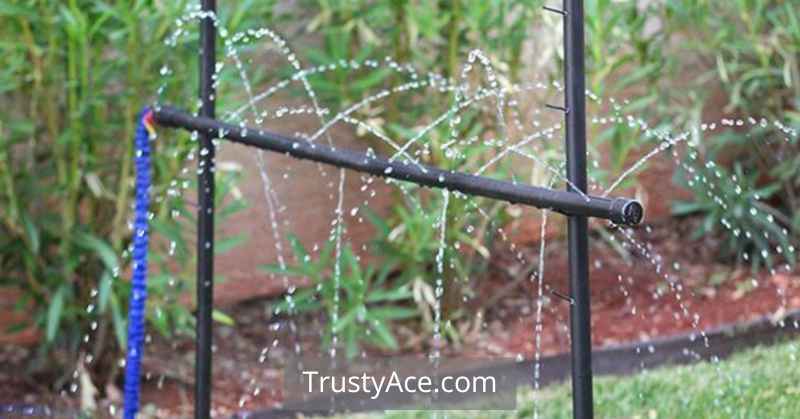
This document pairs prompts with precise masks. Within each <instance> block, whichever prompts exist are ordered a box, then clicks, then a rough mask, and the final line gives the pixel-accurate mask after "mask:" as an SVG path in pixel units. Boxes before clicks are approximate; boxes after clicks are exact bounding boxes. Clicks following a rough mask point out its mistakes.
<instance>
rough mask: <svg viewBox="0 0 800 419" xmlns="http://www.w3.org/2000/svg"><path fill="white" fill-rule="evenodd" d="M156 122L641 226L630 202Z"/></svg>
mask: <svg viewBox="0 0 800 419" xmlns="http://www.w3.org/2000/svg"><path fill="white" fill-rule="evenodd" d="M154 118H155V121H156V122H157V123H158V124H159V125H162V126H167V127H173V128H182V129H186V130H189V131H197V132H198V133H200V134H201V135H205V136H212V137H219V138H225V139H227V140H230V141H233V142H236V143H241V144H245V145H249V146H253V147H257V148H260V149H264V150H268V151H273V152H278V153H285V154H288V155H290V156H292V157H295V158H298V159H303V160H311V161H315V162H319V163H325V164H330V165H333V166H336V167H344V168H347V169H352V170H356V171H358V172H363V173H368V174H371V175H375V176H381V177H387V178H392V179H397V180H402V181H408V182H413V183H417V184H420V185H424V186H428V187H432V188H444V189H449V190H453V191H459V192H463V193H465V194H468V195H477V196H483V197H487V198H493V199H499V200H503V201H508V202H511V203H514V204H524V205H530V206H534V207H537V208H545V209H551V210H554V211H558V212H561V213H564V214H568V215H581V216H584V217H597V218H603V219H607V220H611V221H612V222H614V223H617V224H622V225H636V224H638V223H639V222H640V221H641V220H642V214H643V210H642V206H641V204H639V203H638V202H636V201H633V200H630V199H625V198H604V197H597V196H589V195H585V194H579V193H575V192H569V191H560V190H553V189H547V188H542V187H537V186H530V185H525V184H520V183H512V182H507V181H501V180H495V179H490V178H486V177H481V176H475V175H470V174H466V173H459V172H451V171H446V170H442V169H438V168H436V167H432V166H427V165H423V164H417V163H414V162H408V161H399V160H391V159H387V158H383V157H377V156H370V155H367V154H365V153H359V152H354V151H351V150H347V149H340V148H334V147H330V146H327V145H324V144H320V143H314V142H309V141H306V140H303V139H298V138H291V137H287V136H283V135H280V134H275V133H272V132H268V131H264V130H260V129H257V128H247V127H244V128H243V127H240V126H238V125H233V124H228V123H224V122H220V121H217V120H215V119H213V118H208V117H203V116H193V115H190V114H188V113H186V112H183V111H181V110H178V109H176V108H172V107H168V106H162V107H159V108H157V109H156V110H155V111H154Z"/></svg>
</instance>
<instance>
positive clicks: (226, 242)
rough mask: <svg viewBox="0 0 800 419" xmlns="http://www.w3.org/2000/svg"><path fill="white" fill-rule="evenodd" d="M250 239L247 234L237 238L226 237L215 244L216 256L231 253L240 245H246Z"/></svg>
mask: <svg viewBox="0 0 800 419" xmlns="http://www.w3.org/2000/svg"><path fill="white" fill-rule="evenodd" d="M247 239H248V237H247V234H244V233H242V234H237V235H235V236H231V237H226V238H224V239H222V240H217V241H216V242H215V243H214V254H215V255H221V254H224V253H227V252H230V251H231V250H233V249H234V248H236V247H238V246H239V245H241V244H243V243H245V242H246V241H247Z"/></svg>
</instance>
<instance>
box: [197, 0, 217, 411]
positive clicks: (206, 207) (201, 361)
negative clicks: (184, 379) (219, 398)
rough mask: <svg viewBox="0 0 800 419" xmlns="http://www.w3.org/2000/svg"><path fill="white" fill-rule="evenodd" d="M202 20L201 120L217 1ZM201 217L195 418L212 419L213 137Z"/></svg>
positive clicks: (202, 172)
mask: <svg viewBox="0 0 800 419" xmlns="http://www.w3.org/2000/svg"><path fill="white" fill-rule="evenodd" d="M202 8H203V12H205V13H207V14H208V15H204V16H203V17H202V18H201V19H200V101H201V105H200V116H205V117H209V118H213V117H214V113H215V109H214V108H215V103H214V81H213V75H214V71H215V67H216V60H217V58H216V45H215V42H216V37H217V34H216V27H215V20H216V0H203V2H202ZM199 147H200V153H199V159H198V183H197V186H198V191H197V196H198V208H197V210H198V214H197V336H196V341H195V344H196V347H195V388H194V390H195V391H194V417H195V418H197V419H208V418H209V417H210V413H211V345H212V328H211V326H212V324H211V321H212V319H211V312H212V310H213V304H214V154H215V150H214V143H213V138H212V136H211V135H210V134H209V133H207V132H203V133H200V136H199Z"/></svg>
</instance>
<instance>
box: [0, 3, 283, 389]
mask: <svg viewBox="0 0 800 419" xmlns="http://www.w3.org/2000/svg"><path fill="white" fill-rule="evenodd" d="M187 3H188V2H187V1H174V2H151V1H144V0H126V1H117V2H104V1H88V0H69V1H33V0H4V1H2V2H0V19H1V20H2V25H0V38H2V41H0V54H2V55H3V57H4V58H3V68H2V69H1V70H0V107H2V109H3V119H4V121H3V123H2V125H0V157H2V158H0V183H1V184H2V187H0V268H2V272H3V273H2V274H0V281H1V282H0V284H2V286H10V287H14V288H17V289H19V290H21V291H22V294H23V295H22V298H20V300H19V301H18V304H17V306H18V309H19V310H25V311H28V312H30V313H31V315H30V319H31V323H32V325H34V326H36V327H37V328H39V329H40V330H41V331H42V340H41V345H40V351H39V354H40V356H39V358H38V359H39V361H41V364H42V365H41V366H43V367H51V368H50V369H49V370H50V371H60V373H61V374H63V375H62V377H61V378H60V379H57V380H54V381H53V386H54V387H59V386H61V385H62V384H63V383H64V382H65V380H67V379H69V377H70V376H71V374H72V371H73V370H74V368H73V367H74V365H75V362H77V361H78V359H79V356H80V353H87V354H89V355H91V357H92V359H93V360H94V362H93V364H92V366H93V368H92V369H93V371H94V372H95V373H97V374H99V375H100V376H101V377H100V378H99V380H101V381H103V382H105V380H107V379H111V378H113V377H110V376H113V374H114V371H115V368H114V367H111V368H106V367H108V366H114V365H117V360H118V354H119V349H120V348H121V347H123V346H124V328H125V326H124V318H125V314H124V313H125V311H126V307H125V306H126V301H127V294H128V290H129V285H128V282H127V281H125V280H123V279H122V275H121V274H122V273H123V272H126V264H127V258H126V257H119V255H121V254H124V253H125V249H126V248H127V246H128V244H129V241H130V231H129V228H128V225H127V221H128V218H129V217H130V214H131V210H130V208H131V201H132V192H133V191H132V187H133V182H132V179H133V167H132V160H133V145H132V141H133V133H134V128H135V123H136V116H137V113H138V112H139V110H140V108H141V107H142V106H143V105H144V104H146V103H148V102H150V101H152V99H153V97H154V96H155V94H156V93H157V91H158V89H159V87H160V86H161V85H162V84H163V83H164V81H165V77H164V76H163V75H162V74H161V73H160V69H161V68H162V66H163V65H164V64H165V63H166V62H170V63H171V67H172V70H173V71H172V74H171V78H170V80H171V83H169V84H168V85H167V86H166V89H165V90H164V91H163V92H162V95H163V97H165V98H175V99H177V100H176V102H177V103H180V102H181V101H180V98H193V97H195V92H194V90H195V86H196V84H197V83H196V76H195V72H196V66H195V62H196V50H193V49H191V48H180V47H175V48H173V47H169V46H167V45H165V44H164V40H165V39H166V38H167V37H168V36H169V34H170V33H171V31H172V30H173V29H174V28H173V25H174V22H175V20H176V19H177V18H178V17H180V16H181V15H183V14H184V13H185V7H186V5H187ZM231 4H232V3H228V5H231ZM256 6H258V7H256ZM269 7H271V3H262V4H261V5H256V4H255V2H253V1H249V2H240V3H237V5H233V6H229V8H226V9H223V11H222V13H223V17H224V19H225V21H226V22H227V23H229V27H230V24H233V27H230V29H231V30H232V29H234V28H235V25H246V24H247V22H248V20H249V21H252V20H254V19H258V18H260V17H262V16H269V15H270V10H269ZM245 8H249V10H248V12H249V13H250V14H249V15H247V16H244V15H243V9H245ZM245 17H246V18H247V19H244V18H245ZM153 144H154V147H155V150H154V153H153V159H154V176H153V179H154V185H153V195H154V196H155V197H156V200H155V202H154V205H153V207H152V211H153V218H154V220H155V221H162V222H168V221H167V220H168V218H169V216H170V213H171V210H172V208H171V205H173V203H174V200H170V199H160V197H163V196H164V195H166V192H167V191H168V190H169V189H173V187H172V186H170V183H171V182H173V181H174V180H175V179H176V178H177V177H178V175H179V173H180V172H181V170H182V168H183V166H184V165H185V164H186V163H185V159H186V157H187V155H188V154H189V152H190V150H192V149H193V148H194V147H195V146H194V143H193V142H192V141H191V139H190V138H189V136H188V135H186V136H177V137H171V138H167V139H166V140H159V141H155V142H154V143H153ZM154 241H158V238H154ZM159 284H160V279H159V278H156V280H155V283H154V284H153V287H152V291H153V292H152V296H153V297H154V299H156V300H159V299H160V298H161V295H160V294H161V292H162V291H163V289H162V287H161V286H160V285H159ZM170 304H171V303H170ZM164 307H165V308H167V307H172V306H171V305H169V304H168V305H166V306H164ZM152 319H153V317H151V320H152ZM24 326H26V325H20V327H24ZM162 329H163V328H161V327H159V330H162ZM87 331H90V332H91V333H90V335H91V336H90V335H87ZM112 333H113V334H114V335H116V337H117V339H116V340H115V339H113V338H109V336H111V335H112ZM89 337H90V338H91V339H89V340H86V339H87V338H89ZM115 341H116V342H115ZM84 342H86V343H84ZM56 354H63V356H54V355H56Z"/></svg>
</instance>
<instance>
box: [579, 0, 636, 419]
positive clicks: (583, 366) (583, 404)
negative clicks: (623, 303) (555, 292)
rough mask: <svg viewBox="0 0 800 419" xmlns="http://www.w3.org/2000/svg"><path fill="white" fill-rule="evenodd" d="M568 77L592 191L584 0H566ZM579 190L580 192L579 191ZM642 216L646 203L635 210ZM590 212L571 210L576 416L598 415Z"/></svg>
mask: <svg viewBox="0 0 800 419" xmlns="http://www.w3.org/2000/svg"><path fill="white" fill-rule="evenodd" d="M563 6H564V14H563V17H564V82H565V87H566V94H565V104H564V108H565V110H566V130H567V131H566V134H567V135H566V144H565V146H566V147H565V148H566V154H567V179H569V181H570V185H569V186H568V189H572V188H577V189H579V190H580V191H581V192H586V184H587V175H586V71H585V63H584V48H585V45H584V30H583V29H584V28H583V0H564V2H563ZM573 193H577V192H573ZM632 212H634V213H636V214H637V215H636V217H635V219H636V221H637V222H638V221H641V214H642V211H641V206H639V205H638V204H637V208H636V209H635V210H632ZM587 215H588V214H575V213H573V214H570V216H569V221H568V223H567V240H568V243H567V246H568V248H569V257H568V258H569V289H570V295H571V297H572V298H571V302H572V303H571V305H570V337H571V345H572V347H571V355H572V409H573V410H572V412H573V413H572V415H573V417H574V418H575V419H591V418H593V417H594V404H593V397H592V322H591V301H590V296H591V294H590V290H589V222H588V219H587V218H586V216H587Z"/></svg>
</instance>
